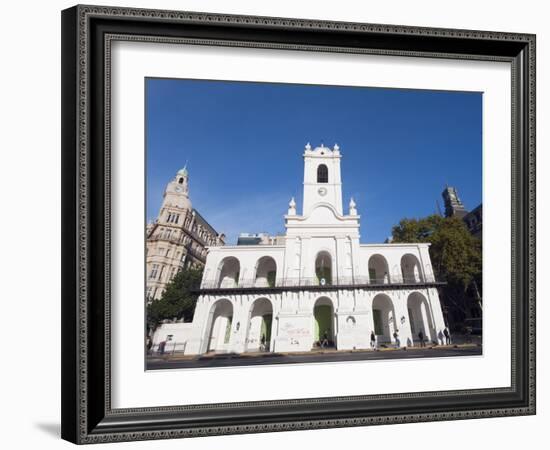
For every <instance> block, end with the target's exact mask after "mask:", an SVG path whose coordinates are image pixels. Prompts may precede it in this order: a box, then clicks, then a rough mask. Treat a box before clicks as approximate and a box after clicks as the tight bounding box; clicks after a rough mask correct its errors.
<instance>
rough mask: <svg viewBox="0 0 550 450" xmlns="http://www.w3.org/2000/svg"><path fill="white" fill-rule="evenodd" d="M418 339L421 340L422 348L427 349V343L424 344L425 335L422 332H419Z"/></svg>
mask: <svg viewBox="0 0 550 450" xmlns="http://www.w3.org/2000/svg"><path fill="white" fill-rule="evenodd" d="M418 339H420V347H426V343H425V342H424V333H422V331H419V332H418Z"/></svg>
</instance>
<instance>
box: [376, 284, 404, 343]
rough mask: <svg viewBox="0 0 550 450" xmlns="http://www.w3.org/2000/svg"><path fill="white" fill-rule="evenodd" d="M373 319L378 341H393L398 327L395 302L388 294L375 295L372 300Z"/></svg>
mask: <svg viewBox="0 0 550 450" xmlns="http://www.w3.org/2000/svg"><path fill="white" fill-rule="evenodd" d="M372 319H373V322H374V334H375V335H376V341H377V343H378V344H385V343H390V342H393V341H394V338H393V334H394V332H395V331H396V330H398V328H397V322H396V318H395V309H394V307H393V302H392V300H391V298H390V297H388V296H387V295H386V294H378V295H377V296H376V297H374V300H373V301H372Z"/></svg>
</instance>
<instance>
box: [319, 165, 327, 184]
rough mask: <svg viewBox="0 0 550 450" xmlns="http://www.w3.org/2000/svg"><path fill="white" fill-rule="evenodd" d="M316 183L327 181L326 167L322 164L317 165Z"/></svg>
mask: <svg viewBox="0 0 550 450" xmlns="http://www.w3.org/2000/svg"><path fill="white" fill-rule="evenodd" d="M317 183H328V169H327V166H325V165H324V164H321V165H320V166H319V167H317Z"/></svg>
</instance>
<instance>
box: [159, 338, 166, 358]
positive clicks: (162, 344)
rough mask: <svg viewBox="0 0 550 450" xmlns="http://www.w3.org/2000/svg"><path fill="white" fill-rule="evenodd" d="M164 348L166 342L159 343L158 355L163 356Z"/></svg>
mask: <svg viewBox="0 0 550 450" xmlns="http://www.w3.org/2000/svg"><path fill="white" fill-rule="evenodd" d="M165 347H166V341H161V342H160V344H159V354H160V355H164V348H165Z"/></svg>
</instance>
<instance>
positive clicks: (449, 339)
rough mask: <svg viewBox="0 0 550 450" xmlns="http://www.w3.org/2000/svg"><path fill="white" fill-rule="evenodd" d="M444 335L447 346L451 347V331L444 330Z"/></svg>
mask: <svg viewBox="0 0 550 450" xmlns="http://www.w3.org/2000/svg"><path fill="white" fill-rule="evenodd" d="M443 334H444V335H445V344H446V345H449V344H450V343H451V334H450V333H449V329H448V328H447V327H445V329H444V330H443Z"/></svg>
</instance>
